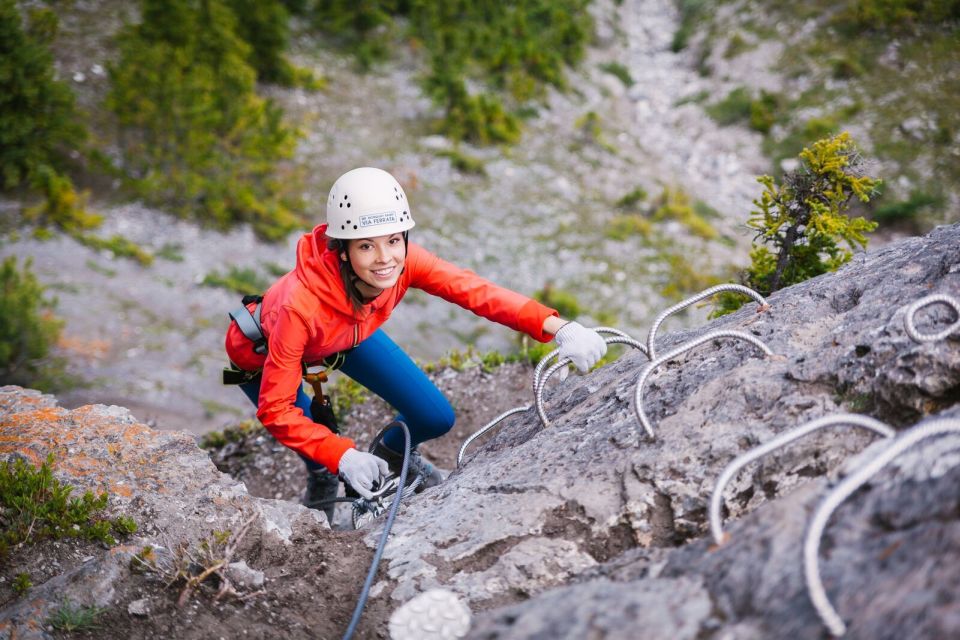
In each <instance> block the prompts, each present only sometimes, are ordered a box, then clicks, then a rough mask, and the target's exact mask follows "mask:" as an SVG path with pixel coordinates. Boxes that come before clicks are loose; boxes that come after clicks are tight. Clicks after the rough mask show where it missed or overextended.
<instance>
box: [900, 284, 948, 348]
mask: <svg viewBox="0 0 960 640" xmlns="http://www.w3.org/2000/svg"><path fill="white" fill-rule="evenodd" d="M938 302H942V303H943V304H945V305H947V306H948V307H950V308H951V309H953V312H954V313H955V314H957V319H956V320H954V321H953V323H952V324H951V325H950V326H949V327H947V328H946V329H944V330H943V331H938V332H937V333H920V331H919V330H918V329H917V326H916V324H915V322H916V320H915V316H916V315H917V312H918V311H920V309H923V308H924V307H929V306H930V305H932V304H936V303H938ZM903 328H904V329H906V331H907V335H908V336H910V338H911V339H912V340H913V341H914V342H919V343H923V342H936V341H937V340H943V339H944V338H946V337H947V336H949V335H950V334H951V333H953V332H954V331H957V330H958V329H960V301H958V300H957V299H956V298H954V297H953V296H951V295H948V294H946V293H934V294H931V295H929V296H925V297H923V298H920V299H919V300H917V301H916V302H914V303H912V304H911V305H910V306H909V307H907V311H906V313H904V316H903Z"/></svg>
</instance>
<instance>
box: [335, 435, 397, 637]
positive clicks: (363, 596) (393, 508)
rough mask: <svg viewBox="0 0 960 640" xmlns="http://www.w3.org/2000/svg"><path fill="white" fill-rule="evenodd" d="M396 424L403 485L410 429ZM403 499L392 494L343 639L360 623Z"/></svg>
mask: <svg viewBox="0 0 960 640" xmlns="http://www.w3.org/2000/svg"><path fill="white" fill-rule="evenodd" d="M397 424H398V425H399V426H400V427H401V428H402V429H403V465H402V466H401V467H400V480H399V485H398V486H399V487H405V486H406V484H407V471H408V470H409V467H410V444H411V439H410V429H409V428H407V425H405V424H404V423H403V422H400V421H397ZM402 499H403V491H402V490H398V491H397V493H396V494H395V495H394V498H393V502H392V503H390V512H389V513H388V514H387V521H386V522H385V523H384V525H383V533H381V534H380V542H379V543H377V550H376V552H375V553H374V554H373V560H372V561H371V563H370V570H369V571H368V572H367V579H366V580H364V581H363V589H362V590H361V591H360V598H359V599H358V600H357V606H356V608H355V609H354V610H353V617H352V618H351V619H350V626H348V627H347V631H346V633H344V634H343V640H350V638H352V637H353V634H354V632H355V631H356V630H357V625H358V624H359V623H360V616H361V615H362V614H363V608H364V606H366V604H367V598H368V597H369V596H370V587H372V586H373V578H374V576H376V574H377V568H378V567H379V566H380V559H381V558H382V557H383V551H384V549H385V548H386V546H387V536H389V535H390V529H391V527H393V520H394V518H396V517H397V509H398V508H399V507H400V500H402Z"/></svg>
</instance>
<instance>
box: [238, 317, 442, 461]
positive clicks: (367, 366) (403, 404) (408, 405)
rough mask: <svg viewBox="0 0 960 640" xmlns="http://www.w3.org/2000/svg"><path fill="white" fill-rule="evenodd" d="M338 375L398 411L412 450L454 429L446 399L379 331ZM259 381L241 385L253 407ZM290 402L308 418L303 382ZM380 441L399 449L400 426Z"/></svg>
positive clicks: (401, 433)
mask: <svg viewBox="0 0 960 640" xmlns="http://www.w3.org/2000/svg"><path fill="white" fill-rule="evenodd" d="M340 371H342V372H344V373H345V374H347V375H348V376H350V377H351V378H353V379H354V380H356V381H357V382H359V383H360V384H362V385H363V386H364V387H366V388H367V389H369V390H370V391H372V392H373V393H375V394H377V395H378V396H380V397H381V398H383V399H384V400H386V401H387V403H388V404H389V405H390V406H392V407H393V408H394V409H396V410H397V411H398V412H399V414H398V415H397V420H402V421H404V422H405V423H406V424H407V426H408V427H409V428H410V437H411V438H412V439H413V441H412V442H411V443H410V444H411V446H414V447H415V446H417V445H418V444H420V443H421V442H425V441H427V440H432V439H433V438H439V437H440V436H442V435H443V434H445V433H446V432H447V431H450V429H451V428H453V423H454V420H455V419H456V416H455V415H454V413H453V407H451V406H450V403H449V402H448V401H447V399H446V397H444V395H443V393H441V392H440V390H439V389H437V387H436V386H435V385H434V384H433V383H432V382H430V379H429V378H428V377H427V375H426V374H425V373H424V372H423V371H421V370H420V367H418V366H417V365H416V364H415V363H414V362H413V360H411V359H410V356H408V355H407V354H406V353H404V351H403V350H402V349H401V348H400V347H398V346H397V344H396V343H395V342H394V341H393V340H391V339H390V338H389V337H388V336H387V334H386V333H384V332H383V331H382V330H380V329H378V330H377V331H375V332H374V334H373V335H372V336H370V337H369V338H367V339H366V340H364V341H363V342H361V343H360V344H359V345H357V348H356V349H354V350H352V351H350V352H349V353H348V354H347V357H346V359H345V360H344V363H343V366H342V367H341V368H340ZM260 380H261V377H260V376H257V377H256V378H255V379H253V380H251V381H250V382H246V383H244V384H241V385H240V389H241V390H242V391H243V392H244V393H245V394H246V395H247V397H248V398H250V400H251V402H253V404H254V405H258V401H259V397H260ZM295 404H296V406H297V407H299V408H300V409H301V410H302V411H303V415H305V416H307V417H308V418H310V417H311V416H310V398H309V396H307V394H306V393H305V392H304V390H303V385H302V384H301V385H300V388H299V389H298V390H297V399H296V402H295ZM383 442H384V444H386V445H387V446H388V447H389V448H391V449H392V450H394V451H398V452H399V451H403V431H402V430H401V429H399V428H394V429H390V430H389V431H388V432H387V433H386V435H384V437H383ZM300 457H301V458H303V461H304V463H305V464H306V465H307V468H308V469H310V470H311V471H313V470H317V469H322V468H323V465H320V464H318V463H316V462H314V461H312V460H309V459H308V458H305V457H304V456H300Z"/></svg>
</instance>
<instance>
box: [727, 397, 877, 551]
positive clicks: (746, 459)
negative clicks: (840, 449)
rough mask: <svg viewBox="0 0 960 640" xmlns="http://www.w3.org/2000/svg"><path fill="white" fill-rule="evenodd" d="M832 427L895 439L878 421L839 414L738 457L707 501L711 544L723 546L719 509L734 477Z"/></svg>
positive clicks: (796, 429)
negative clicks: (780, 451)
mask: <svg viewBox="0 0 960 640" xmlns="http://www.w3.org/2000/svg"><path fill="white" fill-rule="evenodd" d="M832 426H852V427H863V428H864V429H869V430H870V431H873V432H874V433H878V434H880V435H881V436H883V437H885V438H892V437H893V436H895V435H896V431H894V429H893V428H892V427H890V426H888V425H886V424H884V423H882V422H880V421H879V420H875V419H873V418H871V417H869V416H861V415H857V414H853V413H839V414H835V415H830V416H824V417H822V418H817V419H816V420H812V421H810V422H808V423H806V424H804V425H802V426H799V427H796V428H794V429H791V430H789V431H786V432H784V433H781V434H779V435H777V436H776V437H774V438H773V439H772V440H769V441H768V442H765V443H763V444H761V445H759V446H757V447H754V448H753V449H750V450H749V451H747V452H746V453H744V454H742V455H740V456H737V457H736V458H735V459H734V460H733V461H732V462H731V463H730V464H728V465H727V466H726V468H725V469H724V470H723V472H722V473H721V474H720V477H719V479H718V480H717V484H716V486H715V487H714V489H713V495H712V496H711V497H710V533H711V534H712V535H713V541H714V542H715V543H716V544H718V545H720V544H723V542H724V539H723V520H722V519H721V517H720V509H721V508H722V507H723V490H724V489H725V488H726V486H727V484H728V483H729V482H730V481H731V480H733V479H734V478H735V477H736V475H737V473H739V472H740V470H741V469H743V468H744V467H745V466H747V465H748V464H750V463H751V462H753V461H754V460H758V459H759V458H762V457H764V456H766V455H767V454H769V453H772V452H773V451H776V450H777V449H780V448H781V447H784V446H786V445H788V444H790V443H791V442H793V441H795V440H799V439H800V438H803V437H804V436H807V435H809V434H811V433H813V432H814V431H817V430H819V429H823V428H824V427H832Z"/></svg>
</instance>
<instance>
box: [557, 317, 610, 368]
mask: <svg viewBox="0 0 960 640" xmlns="http://www.w3.org/2000/svg"><path fill="white" fill-rule="evenodd" d="M555 339H556V341H557V346H558V347H560V355H559V357H560V358H570V360H571V361H572V362H573V365H574V366H575V367H576V368H577V369H579V370H580V371H581V372H586V371H589V370H590V367H592V366H593V365H595V364H597V361H598V360H599V359H600V358H602V357H603V355H604V354H605V353H606V352H607V343H606V342H604V341H603V338H602V337H601V336H600V334H599V333H597V332H596V331H594V330H593V329H587V328H586V327H584V326H583V325H582V324H580V323H579V322H568V323H567V324H565V325H563V326H562V327H560V330H559V331H557V335H556V338H555Z"/></svg>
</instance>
